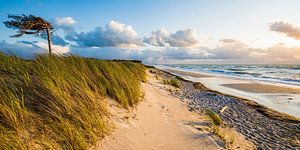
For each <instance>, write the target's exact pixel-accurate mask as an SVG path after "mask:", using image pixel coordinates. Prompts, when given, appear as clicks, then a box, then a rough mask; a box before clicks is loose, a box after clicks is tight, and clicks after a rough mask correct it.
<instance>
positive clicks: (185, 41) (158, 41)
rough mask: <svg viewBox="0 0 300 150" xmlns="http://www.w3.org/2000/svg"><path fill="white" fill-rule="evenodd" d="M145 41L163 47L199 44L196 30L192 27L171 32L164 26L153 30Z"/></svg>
mask: <svg viewBox="0 0 300 150" xmlns="http://www.w3.org/2000/svg"><path fill="white" fill-rule="evenodd" d="M144 42H146V43H148V44H150V45H154V46H163V47H195V46H197V45H198V44H199V40H198V37H197V36H196V31H195V30H194V29H192V28H188V29H186V30H178V31H177V32H175V33H170V32H169V31H167V30H166V29H164V28H161V29H159V30H157V31H153V32H152V35H151V36H150V37H148V38H144Z"/></svg>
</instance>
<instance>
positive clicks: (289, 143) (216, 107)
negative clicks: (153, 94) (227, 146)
mask: <svg viewBox="0 0 300 150" xmlns="http://www.w3.org/2000/svg"><path fill="white" fill-rule="evenodd" d="M158 70H160V69H158ZM160 71H161V72H162V73H161V74H162V75H163V76H165V78H166V79H168V78H169V79H177V80H179V81H180V82H181V84H182V88H181V90H182V92H180V93H175V94H174V95H175V96H177V97H179V98H181V99H188V100H189V108H190V109H191V110H194V111H200V112H203V111H204V110H205V109H211V110H213V111H215V112H217V113H218V114H219V115H220V116H221V118H222V119H223V120H224V121H225V122H226V124H228V125H229V126H230V127H232V128H235V129H236V130H237V131H238V132H239V133H242V134H243V135H244V136H246V137H247V139H248V140H250V141H252V142H253V143H254V144H255V145H257V148H258V149H276V148H281V149H282V148H284V149H299V148H300V142H299V141H300V120H299V118H297V117H293V116H291V115H287V114H284V113H281V112H278V111H275V110H272V109H270V108H267V107H265V106H263V105H261V104H258V103H257V102H255V101H252V100H248V99H244V98H240V97H237V96H232V95H229V94H224V93H221V92H218V91H214V90H211V89H209V88H207V87H205V86H204V85H203V84H201V83H199V82H198V83H196V82H192V81H189V80H187V79H185V78H182V77H181V76H178V75H176V74H172V73H170V72H167V71H165V70H160ZM224 107H227V109H226V110H225V112H221V110H222V109H223V108H224Z"/></svg>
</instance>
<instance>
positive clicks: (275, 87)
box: [157, 67, 300, 120]
mask: <svg viewBox="0 0 300 150" xmlns="http://www.w3.org/2000/svg"><path fill="white" fill-rule="evenodd" d="M157 69H159V70H163V71H165V72H168V73H171V74H172V75H175V76H179V77H180V78H183V79H185V80H187V81H190V82H200V83H201V84H203V85H204V86H205V87H206V88H208V89H210V90H212V91H217V92H220V93H222V94H225V95H231V96H235V97H239V98H242V99H247V100H250V101H253V102H255V103H258V104H259V105H262V106H263V107H267V108H268V109H271V110H274V111H277V112H278V113H282V114H287V115H290V116H293V117H294V118H298V119H299V120H300V111H299V106H300V88H299V87H295V86H286V85H282V84H272V83H268V82H262V81H256V80H247V79H239V78H235V77H228V76H223V75H214V74H208V73H197V72H190V71H185V70H180V69H173V68H160V67H159V68H157Z"/></svg>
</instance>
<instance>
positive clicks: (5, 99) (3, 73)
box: [0, 53, 146, 149]
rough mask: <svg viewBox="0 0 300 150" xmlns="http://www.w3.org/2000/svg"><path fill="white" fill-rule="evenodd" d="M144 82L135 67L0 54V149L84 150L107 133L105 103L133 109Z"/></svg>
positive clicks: (73, 58)
mask: <svg viewBox="0 0 300 150" xmlns="http://www.w3.org/2000/svg"><path fill="white" fill-rule="evenodd" d="M145 80H146V74H145V67H144V66H143V65H142V64H141V63H138V62H131V61H108V60H97V59H91V58H82V57H77V56H64V57H63V56H55V55H53V56H47V55H40V56H37V57H36V58H34V59H32V60H24V59H20V58H18V57H15V56H8V55H5V54H2V53H0V141H1V142H0V147H1V148H3V149H87V148H88V147H89V146H90V145H92V144H95V143H96V141H97V140H98V139H99V138H101V137H103V136H104V135H105V134H106V133H107V132H108V131H109V128H110V126H109V125H108V122H109V113H108V111H107V109H106V103H105V98H106V97H110V98H112V99H114V100H116V101H117V102H118V103H119V104H120V105H122V106H123V107H125V108H129V107H131V106H134V105H135V104H136V103H138V102H139V101H140V100H141V95H142V93H141V91H140V82H141V81H145Z"/></svg>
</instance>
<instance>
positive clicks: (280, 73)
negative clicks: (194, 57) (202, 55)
mask: <svg viewBox="0 0 300 150" xmlns="http://www.w3.org/2000/svg"><path fill="white" fill-rule="evenodd" d="M165 66H168V67H171V68H176V69H180V70H187V71H193V72H202V73H203V72H204V73H212V74H222V75H227V76H233V77H239V78H245V79H255V80H261V81H267V82H278V83H282V84H289V85H296V86H300V65H202V64H200V65H195V64H191V65H186V64H180V65H174V64H172V65H165Z"/></svg>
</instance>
